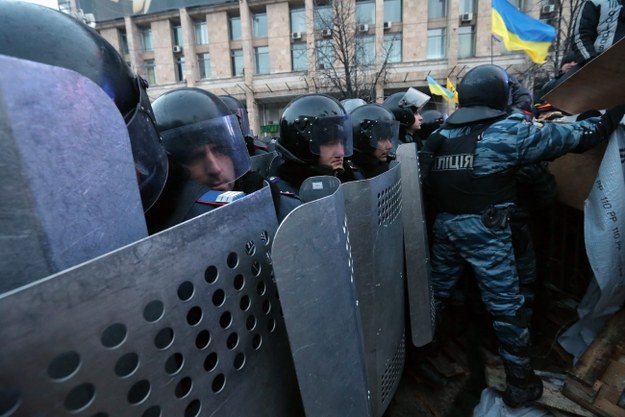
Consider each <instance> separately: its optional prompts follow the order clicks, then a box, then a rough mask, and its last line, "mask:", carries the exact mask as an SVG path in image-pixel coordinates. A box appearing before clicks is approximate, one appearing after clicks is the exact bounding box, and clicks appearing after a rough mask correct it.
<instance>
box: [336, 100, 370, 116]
mask: <svg viewBox="0 0 625 417" xmlns="http://www.w3.org/2000/svg"><path fill="white" fill-rule="evenodd" d="M365 104H367V102H366V101H364V100H363V99H361V98H346V99H345V100H341V106H343V108H344V109H345V111H346V112H347V113H351V112H352V110H354V109H355V108H356V107H360V106H364V105H365Z"/></svg>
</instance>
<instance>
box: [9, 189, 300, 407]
mask: <svg viewBox="0 0 625 417" xmlns="http://www.w3.org/2000/svg"><path fill="white" fill-rule="evenodd" d="M250 214H253V215H250ZM276 228H277V220H276V215H275V210H274V208H273V204H272V199H271V193H270V190H269V188H268V187H265V188H263V189H262V190H259V191H257V192H255V193H253V194H250V195H248V196H246V197H244V198H242V199H240V200H237V201H236V202H234V203H231V204H228V205H227V206H224V207H221V208H219V209H218V210H213V211H211V212H209V213H206V214H204V215H202V216H200V217H197V218H194V219H192V220H190V221H188V222H185V223H183V224H180V225H178V226H175V227H173V228H171V229H168V230H166V231H164V232H161V233H159V234H157V235H154V236H151V237H149V238H147V239H144V240H141V241H139V242H136V243H134V244H132V245H129V246H126V247H124V248H123V249H120V250H117V251H115V252H111V253H109V254H107V255H105V256H102V257H100V258H98V259H95V260H93V261H90V262H88V263H85V264H82V265H80V266H78V267H76V268H73V269H70V270H67V271H63V272H61V273H59V274H56V275H54V276H50V277H48V278H47V279H45V280H42V281H39V282H37V283H35V284H34V285H31V286H28V287H23V288H21V289H20V290H18V291H15V292H12V293H6V294H4V295H3V296H0V338H1V340H2V341H3V342H2V344H1V346H0V369H2V372H0V414H1V415H3V416H35V415H41V416H44V415H65V414H67V415H69V414H72V413H78V412H80V413H82V414H81V415H83V414H84V415H90V416H96V415H98V416H99V415H107V416H116V417H123V416H197V415H199V414H200V410H201V413H202V415H206V416H208V415H215V416H216V415H219V416H231V417H241V416H264V417H275V416H284V417H291V416H303V409H302V405H301V399H300V396H299V392H298V389H297V380H296V377H295V371H294V367H293V364H292V360H291V352H290V351H289V346H288V341H287V337H286V332H285V328H284V321H283V319H282V316H281V313H280V306H279V302H278V297H277V291H276V287H275V284H274V283H273V280H272V262H271V257H270V245H271V240H272V237H273V235H274V232H275V229H276ZM207 231H210V232H209V233H207Z"/></svg>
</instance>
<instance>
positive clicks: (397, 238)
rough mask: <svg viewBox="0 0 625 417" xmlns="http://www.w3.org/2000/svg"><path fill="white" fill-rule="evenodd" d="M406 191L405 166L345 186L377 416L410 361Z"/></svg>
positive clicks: (389, 398)
mask: <svg viewBox="0 0 625 417" xmlns="http://www.w3.org/2000/svg"><path fill="white" fill-rule="evenodd" d="M401 187H402V185H401V179H400V168H399V165H395V166H394V167H393V168H391V169H390V170H389V171H387V172H385V173H383V174H381V175H378V176H377V177H374V178H371V179H367V180H362V181H355V182H348V183H345V184H343V185H342V186H341V189H342V190H343V194H344V195H345V210H346V213H347V228H348V230H349V236H350V242H351V248H352V258H353V261H354V282H355V283H356V290H357V294H358V301H359V307H360V313H361V320H362V326H363V335H364V347H365V358H366V365H367V379H368V383H369V390H370V392H371V402H372V408H373V415H374V416H376V417H380V416H382V414H384V411H385V410H386V408H387V407H388V405H389V402H390V401H391V399H392V398H393V394H394V393H395V391H396V390H397V386H398V385H399V380H400V378H401V374H402V370H403V367H404V362H405V344H404V343H405V340H404V333H405V332H404V279H403V234H402V220H401V211H402V194H401Z"/></svg>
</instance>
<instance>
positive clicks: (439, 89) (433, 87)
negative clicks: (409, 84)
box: [425, 75, 454, 101]
mask: <svg viewBox="0 0 625 417" xmlns="http://www.w3.org/2000/svg"><path fill="white" fill-rule="evenodd" d="M425 78H426V80H427V81H428V88H429V89H430V93H432V94H434V95H437V96H442V97H443V98H444V99H445V100H447V101H453V100H454V93H452V92H451V91H449V90H448V89H446V88H445V87H443V86H442V85H440V84H439V83H437V82H436V80H435V79H434V78H432V77H430V76H429V75H428V76H427V77H425Z"/></svg>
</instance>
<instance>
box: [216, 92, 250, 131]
mask: <svg viewBox="0 0 625 417" xmlns="http://www.w3.org/2000/svg"><path fill="white" fill-rule="evenodd" d="M219 98H220V99H221V101H223V102H224V103H225V104H226V106H228V108H229V109H230V112H231V113H232V114H234V115H235V116H237V117H238V118H239V124H240V125H241V132H242V133H243V136H249V135H250V122H249V119H248V117H247V109H246V108H245V106H244V105H243V103H241V102H240V101H239V100H238V99H237V98H235V97H232V96H219Z"/></svg>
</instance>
